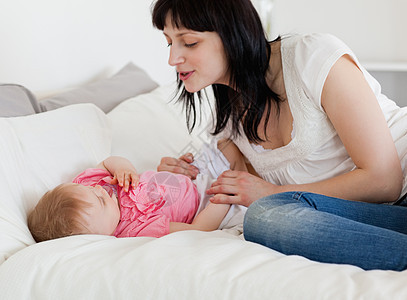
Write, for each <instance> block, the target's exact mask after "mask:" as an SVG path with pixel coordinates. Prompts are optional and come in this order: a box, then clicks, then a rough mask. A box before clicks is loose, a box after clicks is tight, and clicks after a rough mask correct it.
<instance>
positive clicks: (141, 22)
mask: <svg viewBox="0 0 407 300" xmlns="http://www.w3.org/2000/svg"><path fill="white" fill-rule="evenodd" d="M150 4H151V0H118V1H111V0H85V1H81V0H57V1H55V0H35V1H31V0H0V40H1V46H0V66H1V67H0V82H15V83H20V84H24V85H26V86H27V87H28V88H30V89H32V90H34V91H39V92H41V91H49V90H54V89H64V88H68V87H71V86H75V85H78V84H82V83H84V82H89V81H93V80H96V79H98V78H100V77H105V76H108V75H111V74H112V73H113V72H115V71H117V70H118V69H119V68H121V67H122V66H123V65H125V64H126V63H127V62H128V61H133V62H134V63H136V64H137V65H139V66H141V67H142V68H144V69H145V70H147V71H148V73H149V74H150V75H151V77H153V78H154V79H155V80H156V81H158V82H159V83H161V84H164V83H166V82H170V81H172V80H173V79H174V78H175V75H174V72H173V70H172V69H171V68H170V67H169V66H168V64H167V56H168V49H167V47H166V46H167V44H166V41H165V38H164V37H163V35H162V33H161V32H159V31H158V30H156V29H155V28H153V27H152V25H151V14H150Z"/></svg>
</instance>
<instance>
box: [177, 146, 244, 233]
mask: <svg viewBox="0 0 407 300" xmlns="http://www.w3.org/2000/svg"><path fill="white" fill-rule="evenodd" d="M218 149H219V150H220V151H221V152H222V153H223V155H224V156H225V157H226V159H227V160H228V161H229V163H230V169H231V170H238V171H246V172H247V166H246V162H245V159H244V157H243V155H242V153H241V152H240V150H239V148H237V146H236V145H235V144H234V143H233V142H232V141H230V140H226V139H224V140H219V142H218ZM229 208H230V205H229V204H214V203H209V205H208V206H207V207H205V209H204V210H202V211H201V212H200V213H199V214H198V215H197V216H196V217H195V219H194V220H193V222H192V224H186V223H177V222H171V223H170V232H175V231H181V230H202V231H212V230H216V229H218V228H219V225H220V224H221V223H222V220H223V219H224V218H225V216H226V214H227V212H228V211H229Z"/></svg>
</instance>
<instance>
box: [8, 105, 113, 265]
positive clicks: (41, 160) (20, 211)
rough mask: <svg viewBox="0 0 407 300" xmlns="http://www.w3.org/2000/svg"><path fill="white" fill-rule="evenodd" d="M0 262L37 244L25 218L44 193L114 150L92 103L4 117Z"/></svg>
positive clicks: (100, 114)
mask: <svg viewBox="0 0 407 300" xmlns="http://www.w3.org/2000/svg"><path fill="white" fill-rule="evenodd" d="M0 145H1V147H0V157H1V160H0V177H1V178H2V180H1V181H0V191H1V197H0V264H1V263H2V262H3V261H4V260H5V259H7V258H8V257H9V256H10V255H12V254H13V253H15V252H17V251H18V250H20V249H22V248H24V247H26V246H27V245H30V244H33V243H34V240H33V238H32V237H31V234H30V232H29V230H28V227H27V222H26V216H27V213H28V211H29V210H31V209H32V208H33V207H34V206H35V205H36V203H37V202H38V200H39V199H40V197H41V196H42V195H43V194H44V193H45V192H46V191H47V190H49V189H51V188H53V187H55V186H56V185H58V184H59V183H62V182H68V181H71V180H72V179H73V177H74V176H75V175H77V174H78V173H79V172H80V171H82V170H83V169H85V168H88V167H93V166H95V165H96V164H97V163H99V162H100V161H102V160H103V159H105V158H106V157H107V156H108V155H109V154H110V148H111V130H110V123H109V121H108V119H107V117H106V115H105V114H104V113H103V112H102V111H101V110H100V109H99V108H97V107H96V106H95V105H93V104H78V105H71V106H67V107H64V108H61V109H57V110H53V111H50V112H45V113H40V114H34V115H30V116H23V117H13V118H0Z"/></svg>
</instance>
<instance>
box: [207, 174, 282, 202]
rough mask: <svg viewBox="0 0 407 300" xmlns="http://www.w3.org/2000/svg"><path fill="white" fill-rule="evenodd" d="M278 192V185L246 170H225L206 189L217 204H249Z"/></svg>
mask: <svg viewBox="0 0 407 300" xmlns="http://www.w3.org/2000/svg"><path fill="white" fill-rule="evenodd" d="M277 192H278V186H277V185H275V184H272V183H270V182H267V181H265V180H263V179H261V178H259V177H257V176H254V175H252V174H250V173H247V172H244V171H232V170H228V171H225V172H223V173H222V174H221V175H220V176H219V177H218V179H217V180H216V181H215V182H214V183H213V184H212V185H211V187H210V188H209V189H208V190H207V191H206V193H207V194H212V195H214V196H213V197H212V198H211V199H210V201H211V202H212V203H217V204H240V205H244V206H249V205H250V204H252V203H253V202H254V201H256V200H258V199H260V198H262V197H265V196H267V195H271V194H275V193H277Z"/></svg>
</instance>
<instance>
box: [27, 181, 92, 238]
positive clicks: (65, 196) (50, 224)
mask: <svg viewBox="0 0 407 300" xmlns="http://www.w3.org/2000/svg"><path fill="white" fill-rule="evenodd" d="M89 207H91V204H89V203H88V202H86V201H83V200H81V199H79V198H78V196H77V195H76V194H75V193H74V192H73V191H72V186H68V185H66V184H60V185H58V186H57V187H56V188H54V189H53V190H50V191H48V192H46V193H45V194H44V196H42V197H41V199H40V201H39V202H38V204H37V206H36V207H35V208H34V209H33V211H31V212H30V214H29V215H28V219H27V221H28V228H29V229H30V231H31V234H32V236H33V237H34V239H35V241H37V242H42V241H46V240H51V239H57V238H61V237H65V236H70V235H75V234H83V233H86V227H85V226H84V224H83V223H84V222H85V221H84V220H83V218H82V214H83V213H86V209H87V208H89Z"/></svg>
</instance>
